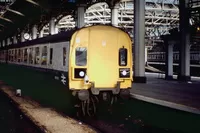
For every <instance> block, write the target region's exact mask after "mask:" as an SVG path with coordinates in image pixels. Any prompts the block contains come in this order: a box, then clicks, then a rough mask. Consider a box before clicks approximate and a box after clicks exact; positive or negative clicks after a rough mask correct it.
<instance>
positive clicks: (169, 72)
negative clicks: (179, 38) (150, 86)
mask: <svg viewBox="0 0 200 133" xmlns="http://www.w3.org/2000/svg"><path fill="white" fill-rule="evenodd" d="M164 43H165V46H166V47H167V48H166V54H165V57H166V59H165V60H166V72H165V79H167V80H172V79H173V45H174V44H173V42H172V41H168V40H165V42H164Z"/></svg>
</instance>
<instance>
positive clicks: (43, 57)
mask: <svg viewBox="0 0 200 133" xmlns="http://www.w3.org/2000/svg"><path fill="white" fill-rule="evenodd" d="M41 64H42V65H46V64H47V46H44V47H43V48H42V63H41Z"/></svg>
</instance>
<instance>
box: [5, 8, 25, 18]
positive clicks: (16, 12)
mask: <svg viewBox="0 0 200 133" xmlns="http://www.w3.org/2000/svg"><path fill="white" fill-rule="evenodd" d="M7 10H8V11H10V12H13V13H15V14H18V15H20V16H25V15H24V14H22V13H21V12H18V11H15V10H12V9H9V8H7Z"/></svg>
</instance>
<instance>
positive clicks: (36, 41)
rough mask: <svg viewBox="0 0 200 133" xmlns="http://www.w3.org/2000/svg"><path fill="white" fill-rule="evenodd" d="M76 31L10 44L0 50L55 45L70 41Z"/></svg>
mask: <svg viewBox="0 0 200 133" xmlns="http://www.w3.org/2000/svg"><path fill="white" fill-rule="evenodd" d="M75 31H76V30H71V31H65V32H60V33H58V34H55V35H49V36H46V37H42V38H38V39H34V40H29V41H25V42H19V43H17V44H12V45H9V46H6V47H3V48H0V50H3V49H12V48H21V47H26V46H32V45H38V44H39V45H40V44H46V43H56V42H64V41H70V39H71V37H72V35H73V33H74V32H75Z"/></svg>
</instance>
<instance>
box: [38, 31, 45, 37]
mask: <svg viewBox="0 0 200 133" xmlns="http://www.w3.org/2000/svg"><path fill="white" fill-rule="evenodd" d="M43 34H44V30H43V29H41V31H40V34H39V38H42V37H43Z"/></svg>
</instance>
